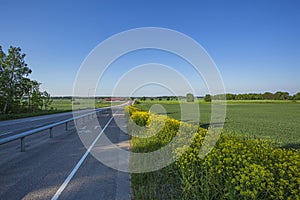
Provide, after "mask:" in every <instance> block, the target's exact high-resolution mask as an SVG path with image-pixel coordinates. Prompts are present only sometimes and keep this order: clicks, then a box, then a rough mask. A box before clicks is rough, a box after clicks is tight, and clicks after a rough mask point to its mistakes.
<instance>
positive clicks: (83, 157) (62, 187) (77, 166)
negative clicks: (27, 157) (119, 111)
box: [51, 116, 114, 200]
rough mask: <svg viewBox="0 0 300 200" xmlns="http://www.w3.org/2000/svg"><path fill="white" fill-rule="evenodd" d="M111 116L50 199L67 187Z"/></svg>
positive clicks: (55, 197)
mask: <svg viewBox="0 0 300 200" xmlns="http://www.w3.org/2000/svg"><path fill="white" fill-rule="evenodd" d="M113 118H114V117H113V116H112V117H111V118H110V119H109V120H108V122H107V123H106V125H105V126H104V128H103V129H102V130H101V132H100V133H99V135H98V136H97V137H96V139H95V140H94V141H93V143H92V144H91V146H90V147H89V148H88V150H87V151H86V152H85V154H84V155H83V156H82V157H81V159H80V160H79V162H78V163H77V164H76V166H75V167H74V169H73V170H72V172H71V173H70V174H69V176H68V177H67V178H66V180H65V181H64V182H63V184H62V185H61V186H60V187H59V189H58V190H57V191H56V193H55V194H54V196H53V197H52V199H51V200H57V199H58V197H59V196H60V195H61V193H62V192H63V191H64V189H65V188H66V187H67V185H68V184H69V182H70V181H71V179H72V178H73V176H74V175H75V174H76V172H77V171H78V169H79V167H80V166H81V165H82V163H83V161H84V160H85V159H86V157H87V156H88V154H89V153H90V151H91V150H92V148H93V147H94V146H95V144H96V142H97V141H98V140H99V138H100V136H101V135H102V133H103V132H104V131H105V129H106V128H107V127H108V125H109V124H110V122H111V121H112V119H113Z"/></svg>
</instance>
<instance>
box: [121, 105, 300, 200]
mask: <svg viewBox="0 0 300 200" xmlns="http://www.w3.org/2000/svg"><path fill="white" fill-rule="evenodd" d="M166 105H168V106H170V104H166ZM166 105H164V106H165V108H166V110H168V112H169V113H170V114H173V116H177V117H178V114H176V110H178V108H174V107H172V106H171V107H168V106H166ZM259 105H260V104H259ZM259 105H256V106H254V105H247V104H245V105H243V106H246V107H243V106H242V107H239V105H233V106H238V107H237V108H235V107H232V108H230V109H229V112H231V113H232V114H230V116H231V117H234V116H235V117H236V118H237V117H242V116H243V115H245V114H246V113H248V112H250V111H251V109H254V111H251V112H250V115H249V116H253V115H255V114H256V113H260V112H259V110H260V111H262V110H261V109H263V111H264V112H265V113H268V117H271V118H272V116H271V115H273V113H279V114H280V112H283V110H280V109H284V111H286V110H285V109H287V108H289V109H290V110H288V111H289V112H291V111H292V110H293V109H295V108H299V107H297V106H298V105H292V104H291V105H285V106H283V105H281V104H280V106H279V107H276V106H275V107H273V106H272V105H271V107H268V106H267V105H261V107H257V106H259ZM138 106H139V107H142V108H143V109H145V110H147V109H148V107H149V106H150V105H149V103H145V104H144V103H141V104H138ZM177 106H178V105H177ZM201 106H203V105H201ZM205 106H206V108H208V107H207V106H209V105H205ZM205 106H204V107H205ZM230 106H231V105H229V107H230ZM253 106H254V107H253ZM290 106H291V107H290ZM294 106H295V107H294ZM170 108H172V109H173V110H172V109H170ZM274 108H277V109H279V110H278V111H276V112H274V111H273V109H274ZM234 109H237V110H236V112H233V110H234ZM171 110H172V112H171ZM240 112H242V113H240ZM127 113H129V115H130V118H131V119H132V120H131V121H129V124H128V127H127V128H128V131H129V132H130V133H131V134H133V135H137V134H138V135H140V134H142V135H150V137H135V136H133V137H132V140H131V146H132V151H133V152H138V153H145V152H152V151H155V150H158V149H160V148H161V147H163V146H165V145H166V144H168V143H170V141H171V140H172V139H173V137H174V136H175V135H176V137H177V138H178V139H179V142H180V141H182V139H187V138H193V139H192V141H191V145H190V146H189V147H184V148H181V147H180V146H179V147H175V148H174V147H173V148H172V155H173V156H177V160H176V162H173V163H172V164H170V165H168V166H166V167H164V168H161V169H159V170H156V171H152V172H145V173H132V174H131V182H132V192H133V199H183V200H184V199H257V200H258V199H259V200H260V199H270V200H271V199H272V200H274V199H275V200H276V199H299V198H300V153H299V150H297V149H294V148H288V149H286V148H281V147H278V145H276V144H274V143H273V142H272V141H270V140H262V139H254V138H249V137H245V134H230V133H226V132H227V131H224V132H225V133H223V134H222V135H221V137H220V138H219V140H218V142H217V143H216V145H215V146H214V148H213V149H212V150H211V151H210V152H209V153H208V154H207V155H206V156H205V157H200V156H198V154H199V149H200V147H202V144H203V141H204V140H205V137H206V136H207V135H208V134H210V133H208V132H207V130H206V129H204V128H199V129H198V131H196V132H193V131H194V129H193V128H192V127H193V126H195V125H192V124H190V123H186V122H180V121H179V120H174V119H171V118H168V117H167V118H164V117H162V116H159V115H156V114H149V113H148V112H145V111H141V110H140V109H138V108H136V107H129V108H128V110H127ZM237 113H238V115H237ZM295 113H296V112H293V116H294V117H295V116H297V115H296V114H295ZM236 115H237V116H236ZM247 116H248V115H247ZM247 116H244V118H245V119H243V120H244V121H246V119H247ZM263 117H264V116H263ZM236 118H235V119H236ZM254 118H255V117H254ZM256 118H257V117H256ZM257 119H259V118H257ZM274 119H276V118H274ZM253 120H254V119H253ZM267 122H268V121H264V123H265V124H264V126H267V125H268V124H267ZM134 123H135V124H137V125H139V126H145V127H148V128H147V129H143V130H142V131H141V130H140V129H137V128H136V127H137V126H135V125H134ZM162 123H164V126H163V128H161V129H159V132H157V129H156V128H155V127H151V126H153V125H151V124H154V125H157V124H162ZM131 124H133V125H131ZM179 124H180V126H183V127H185V128H184V129H183V130H184V131H178V130H179V129H178V127H179ZM274 125H275V124H274ZM236 126H237V125H236ZM251 130H254V129H251ZM251 130H250V129H249V130H248V131H251ZM298 130H299V129H298ZM248 133H250V132H247V134H248ZM191 134H193V136H194V137H191ZM296 135H297V133H296V132H295V134H294V136H293V137H296ZM293 137H290V138H293ZM204 148H206V147H204ZM130 163H131V166H130V167H135V166H136V163H137V164H139V165H141V166H152V165H155V164H156V162H153V161H151V160H150V161H149V160H143V158H140V159H138V158H135V157H133V158H131V162H130ZM141 163H142V164H141ZM158 163H159V162H158Z"/></svg>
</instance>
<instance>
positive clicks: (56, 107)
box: [0, 99, 120, 121]
mask: <svg viewBox="0 0 300 200" xmlns="http://www.w3.org/2000/svg"><path fill="white" fill-rule="evenodd" d="M75 102H80V105H74V106H73V107H72V101H71V99H53V102H52V104H51V105H50V106H49V108H51V107H52V109H49V110H40V111H36V112H33V113H14V114H5V115H4V114H1V115H0V121H2V120H9V119H20V118H25V117H33V116H40V115H48V114H54V113H61V112H69V111H72V110H73V109H74V110H82V109H89V108H93V106H95V108H102V107H108V106H112V105H117V104H120V102H106V101H104V100H94V99H90V100H88V99H78V100H75ZM93 103H95V104H93Z"/></svg>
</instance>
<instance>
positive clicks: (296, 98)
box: [293, 92, 300, 100]
mask: <svg viewBox="0 0 300 200" xmlns="http://www.w3.org/2000/svg"><path fill="white" fill-rule="evenodd" d="M293 99H294V100H300V92H298V93H297V94H295V95H294V96H293Z"/></svg>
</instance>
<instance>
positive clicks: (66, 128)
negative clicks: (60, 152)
mask: <svg viewBox="0 0 300 200" xmlns="http://www.w3.org/2000/svg"><path fill="white" fill-rule="evenodd" d="M65 130H66V131H67V130H68V122H66V127H65Z"/></svg>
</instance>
